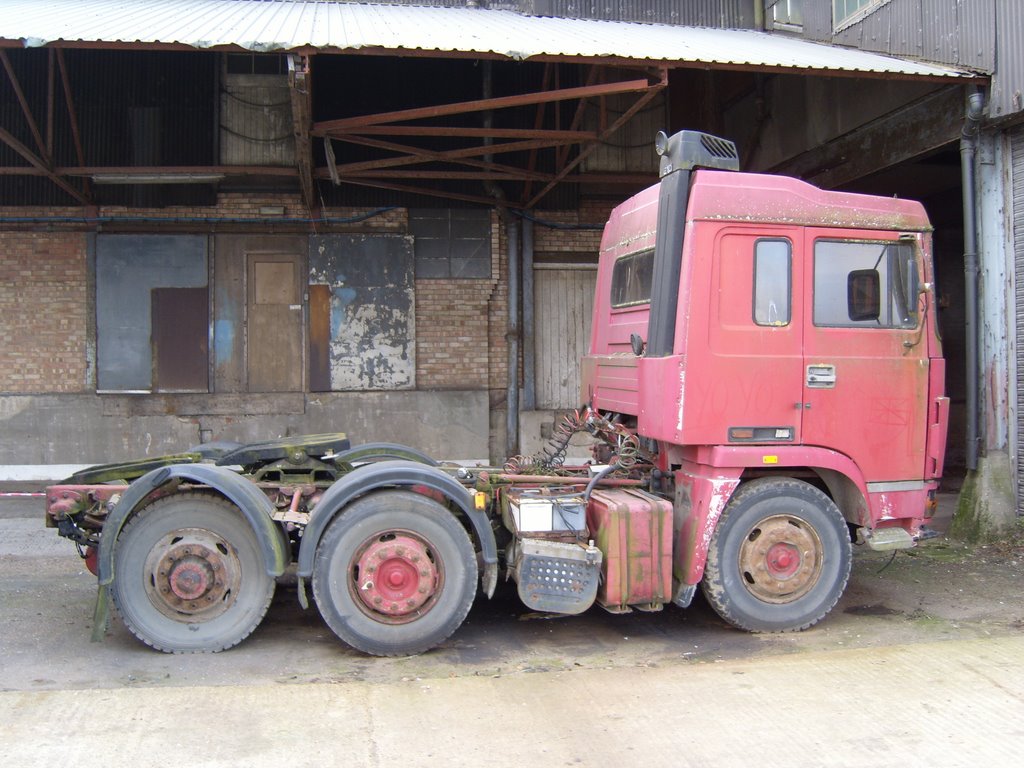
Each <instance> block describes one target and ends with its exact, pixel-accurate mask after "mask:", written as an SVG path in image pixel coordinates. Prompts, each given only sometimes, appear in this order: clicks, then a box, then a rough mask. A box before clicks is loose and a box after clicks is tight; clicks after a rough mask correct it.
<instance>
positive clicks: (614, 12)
mask: <svg viewBox="0 0 1024 768" xmlns="http://www.w3.org/2000/svg"><path fill="white" fill-rule="evenodd" d="M519 5H520V6H521V7H522V10H523V12H525V13H530V12H531V11H530V10H528V7H529V5H531V3H529V2H522V3H520V4H519ZM532 5H533V9H532V12H533V13H535V14H537V15H539V16H567V17H569V18H578V19H607V20H613V21H646V22H651V23H658V24H683V25H686V26H693V27H722V28H725V29H751V28H752V27H753V26H754V3H753V0H533V2H532Z"/></svg>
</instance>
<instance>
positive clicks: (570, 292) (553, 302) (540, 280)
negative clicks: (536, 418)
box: [534, 268, 597, 409]
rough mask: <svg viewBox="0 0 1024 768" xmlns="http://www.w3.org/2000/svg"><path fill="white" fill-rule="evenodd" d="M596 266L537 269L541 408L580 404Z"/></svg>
mask: <svg viewBox="0 0 1024 768" xmlns="http://www.w3.org/2000/svg"><path fill="white" fill-rule="evenodd" d="M596 284H597V270H596V269H595V268H584V269H557V268H554V269H537V270H536V271H535V273H534V306H535V308H536V319H535V328H536V333H535V335H536V342H535V344H536V346H535V357H536V380H537V407H538V408H540V409H552V408H576V407H578V406H579V405H580V375H579V361H580V359H581V358H582V356H583V355H584V354H585V353H586V350H587V347H588V346H589V342H590V325H591V319H592V317H591V316H592V315H593V309H594V288H595V286H596Z"/></svg>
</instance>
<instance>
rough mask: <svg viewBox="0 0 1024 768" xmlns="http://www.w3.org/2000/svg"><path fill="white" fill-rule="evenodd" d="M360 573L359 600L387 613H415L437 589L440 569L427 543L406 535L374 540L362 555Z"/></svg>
mask: <svg viewBox="0 0 1024 768" xmlns="http://www.w3.org/2000/svg"><path fill="white" fill-rule="evenodd" d="M358 574H359V581H358V583H357V584H356V590H357V593H358V595H359V598H360V600H362V601H363V603H364V604H365V605H366V607H367V608H369V609H370V610H372V611H376V612H378V613H383V614H385V615H386V616H394V617H401V616H407V615H409V614H412V613H415V612H416V611H418V610H419V609H420V608H422V607H423V605H424V604H425V603H426V602H427V601H428V600H430V598H431V597H433V595H434V593H435V592H436V591H437V584H438V571H437V567H436V565H435V564H434V561H433V560H432V559H431V557H430V552H429V550H428V549H427V546H426V544H425V543H424V542H423V541H421V540H420V539H417V538H413V537H412V536H409V535H405V534H400V535H397V536H393V537H388V538H383V539H377V540H375V541H373V542H371V543H370V544H369V546H367V547H366V549H365V550H363V552H362V554H361V555H360V557H359V561H358Z"/></svg>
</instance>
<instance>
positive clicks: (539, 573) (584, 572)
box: [513, 539, 601, 614]
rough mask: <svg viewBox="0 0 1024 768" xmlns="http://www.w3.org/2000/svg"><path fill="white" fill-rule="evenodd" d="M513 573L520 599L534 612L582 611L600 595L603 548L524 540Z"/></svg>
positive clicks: (520, 544) (569, 612)
mask: <svg viewBox="0 0 1024 768" xmlns="http://www.w3.org/2000/svg"><path fill="white" fill-rule="evenodd" d="M517 550H518V551H517V553H516V560H515V569H514V572H513V576H514V577H515V580H516V582H517V583H518V585H519V598H520V599H521V600H522V601H523V603H524V604H525V605H527V606H529V607H530V608H532V609H534V610H535V611H545V612H548V613H568V614H574V613H583V611H585V610H587V608H589V607H590V606H591V605H593V603H594V599H595V598H596V597H597V586H598V581H599V580H600V577H601V550H599V549H597V548H596V547H585V546H582V545H580V544H575V543H564V542H560V541H546V540H544V539H521V540H520V543H519V547H518V548H517Z"/></svg>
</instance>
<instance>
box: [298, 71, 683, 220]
mask: <svg viewBox="0 0 1024 768" xmlns="http://www.w3.org/2000/svg"><path fill="white" fill-rule="evenodd" d="M556 72H557V65H554V64H548V65H546V68H545V75H544V87H543V88H542V90H540V91H536V92H533V93H522V94H516V95H512V96H497V97H493V96H492V97H489V98H482V99H476V100H472V101H464V102H457V103H449V104H437V105H434V106H428V107H418V108H415V109H402V110H397V111H391V112H381V113H377V114H370V115H360V116H356V117H346V118H340V119H336V120H323V121H320V122H317V123H314V124H313V126H312V129H311V133H312V135H314V136H319V137H321V138H322V139H323V141H324V146H325V154H326V157H327V163H328V168H327V172H328V175H329V176H330V178H331V180H332V181H333V182H334V183H335V184H346V183H347V184H356V185H361V186H371V187H379V188H383V189H391V190H397V191H401V192H408V193H413V194H425V195H435V196H440V197H448V198H453V199H458V200H463V201H466V202H474V203H481V204H485V205H494V204H496V203H497V204H499V205H502V204H505V201H504V200H503V199H501V198H497V197H495V196H491V197H485V196H479V195H467V194H464V193H459V192H449V191H444V190H439V189H431V188H429V187H423V186H413V185H410V184H406V183H400V182H402V181H403V180H418V181H420V182H422V181H431V180H432V181H445V180H478V181H482V182H489V183H493V182H501V181H504V182H519V183H521V184H522V187H521V189H522V193H521V195H520V197H519V199H518V202H517V204H518V205H520V206H521V207H523V208H532V207H534V206H535V205H536V204H537V203H538V202H539V201H540V200H541V199H542V198H543V197H544V196H545V195H547V194H548V193H549V192H550V191H551V190H552V189H554V187H555V186H556V185H557V184H559V183H560V182H563V181H569V182H576V183H579V182H580V181H581V180H582V179H581V178H580V177H578V176H577V177H572V176H570V174H571V173H572V172H573V171H574V170H575V169H576V168H577V167H578V166H579V165H580V163H582V162H583V161H584V160H585V159H586V158H587V157H588V156H589V155H590V154H591V153H593V152H594V151H595V150H596V149H598V148H599V147H600V146H601V144H602V142H604V141H606V140H607V139H608V138H609V137H610V136H611V135H612V134H614V133H615V132H616V131H618V130H619V129H620V128H621V127H622V126H623V125H625V124H626V123H627V122H628V121H629V120H630V119H631V118H632V117H633V116H634V115H635V114H636V113H637V112H639V111H640V110H641V109H642V108H643V107H644V106H645V105H646V104H647V103H648V102H650V101H651V99H653V98H654V97H655V96H657V95H658V93H659V92H660V91H661V90H662V89H664V88H665V87H666V86H667V85H668V71H667V70H666V69H664V68H662V69H657V70H654V71H653V72H651V71H649V70H644V71H643V72H642V74H643V75H644V77H642V78H639V79H631V80H613V81H610V82H598V81H599V80H601V79H603V78H604V77H606V76H607V74H608V70H607V69H604V68H601V67H598V66H591V67H590V68H589V73H588V76H587V84H586V85H583V86H577V87H572V88H560V87H558V85H557V81H556V80H555V78H556V77H557V75H556ZM618 94H635V99H634V100H633V103H632V104H631V105H630V106H629V107H628V108H627V109H626V110H625V111H624V112H622V113H621V114H617V116H616V117H615V119H614V120H613V121H612V122H610V123H609V122H608V114H607V112H606V111H605V109H604V99H605V97H607V96H612V95H618ZM595 100H596V101H597V102H598V106H599V108H600V110H601V112H600V114H601V119H600V121H599V128H598V129H597V130H583V128H582V124H583V118H584V114H585V107H586V105H587V103H588V102H590V101H595ZM564 101H577V102H578V103H577V107H576V111H575V115H574V117H573V119H572V121H571V123H570V125H568V126H566V127H565V128H562V127H558V126H557V116H558V113H557V112H556V113H555V120H556V127H555V128H553V129H552V128H543V127H541V126H543V125H544V122H545V119H544V114H545V108H546V106H547V105H549V104H552V103H554V102H564ZM516 107H536V117H535V120H534V126H533V127H532V128H529V127H514V128H507V127H506V128H495V127H491V126H493V120H491V115H493V113H494V111H496V110H500V109H507V108H516ZM471 114H478V115H480V120H479V122H480V125H481V126H482V127H466V126H461V125H423V124H417V122H418V121H422V120H428V119H437V118H445V117H455V116H465V115H471ZM435 137H447V138H455V139H461V140H464V143H465V146H462V147H459V148H457V149H448V150H434V149H428V148H425V147H423V146H416V145H415V144H413V143H407V142H410V141H415V140H416V139H424V138H435ZM396 139H400V141H396ZM334 141H340V142H346V143H349V144H357V145H361V146H365V147H373V148H376V149H380V150H385V151H387V152H391V153H393V155H392V156H391V157H385V158H380V159H375V160H364V161H360V162H352V163H345V164H338V163H336V161H335V153H334V148H333V142H334ZM573 147H577V151H576V152H575V153H573V151H572V149H573ZM545 149H553V150H555V159H554V170H553V171H548V172H540V171H538V170H537V157H538V152H539V151H541V150H545ZM524 151H525V152H528V153H529V155H528V157H529V159H528V161H527V163H526V165H525V167H516V166H512V165H509V164H503V163H499V162H496V161H495V160H494V159H493V158H494V156H495V155H499V154H508V153H518V152H524ZM453 166H454V167H453ZM466 169H470V170H466ZM630 180H631V181H636V180H635V179H630ZM534 184H537V185H542V186H541V189H540V190H539V191H538V192H536V193H533V194H531V193H532V190H533V189H534Z"/></svg>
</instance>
